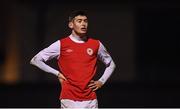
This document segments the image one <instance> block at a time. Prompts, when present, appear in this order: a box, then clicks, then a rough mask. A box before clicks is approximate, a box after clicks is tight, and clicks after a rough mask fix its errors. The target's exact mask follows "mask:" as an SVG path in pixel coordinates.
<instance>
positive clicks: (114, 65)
mask: <svg viewBox="0 0 180 109" xmlns="http://www.w3.org/2000/svg"><path fill="white" fill-rule="evenodd" d="M115 68H116V64H115V63H114V61H112V69H115Z"/></svg>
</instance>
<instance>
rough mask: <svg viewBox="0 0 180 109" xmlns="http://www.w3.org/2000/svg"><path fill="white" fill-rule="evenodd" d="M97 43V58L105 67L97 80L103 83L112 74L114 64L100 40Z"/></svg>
mask: <svg viewBox="0 0 180 109" xmlns="http://www.w3.org/2000/svg"><path fill="white" fill-rule="evenodd" d="M99 43H100V45H99V50H98V59H99V60H100V61H102V62H103V63H104V64H105V65H106V69H105V71H104V73H103V75H102V76H101V77H100V79H99V81H101V82H102V83H103V84H104V83H105V82H106V81H107V80H108V79H109V77H110V76H111V75H112V73H113V71H114V69H115V67H116V65H115V63H114V61H113V59H112V57H111V56H110V54H109V53H108V51H107V49H106V48H105V47H104V45H103V44H102V43H101V42H100V41H99Z"/></svg>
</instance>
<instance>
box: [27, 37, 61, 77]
mask: <svg viewBox="0 0 180 109" xmlns="http://www.w3.org/2000/svg"><path fill="white" fill-rule="evenodd" d="M60 47H61V42H60V40H58V41H56V42H54V43H53V44H51V45H50V46H49V47H47V48H45V49H43V50H41V51H40V52H39V53H38V54H36V55H35V56H34V57H33V58H32V59H31V61H30V63H31V64H32V65H35V66H36V67H38V68H40V69H41V70H43V71H45V72H48V73H52V74H54V75H56V76H57V75H58V73H59V71H58V70H56V69H54V68H52V67H50V66H49V65H47V64H46V63H45V62H46V61H48V60H51V59H53V58H58V57H59V55H60Z"/></svg>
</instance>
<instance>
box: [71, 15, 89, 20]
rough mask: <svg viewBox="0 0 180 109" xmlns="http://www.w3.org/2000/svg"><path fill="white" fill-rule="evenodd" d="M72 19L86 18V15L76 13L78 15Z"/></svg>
mask: <svg viewBox="0 0 180 109" xmlns="http://www.w3.org/2000/svg"><path fill="white" fill-rule="evenodd" d="M74 19H82V20H86V19H87V17H86V16H82V15H78V16H76V17H75V18H74Z"/></svg>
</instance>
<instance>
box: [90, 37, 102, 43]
mask: <svg viewBox="0 0 180 109" xmlns="http://www.w3.org/2000/svg"><path fill="white" fill-rule="evenodd" d="M89 41H91V42H94V43H100V41H99V39H95V38H89Z"/></svg>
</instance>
